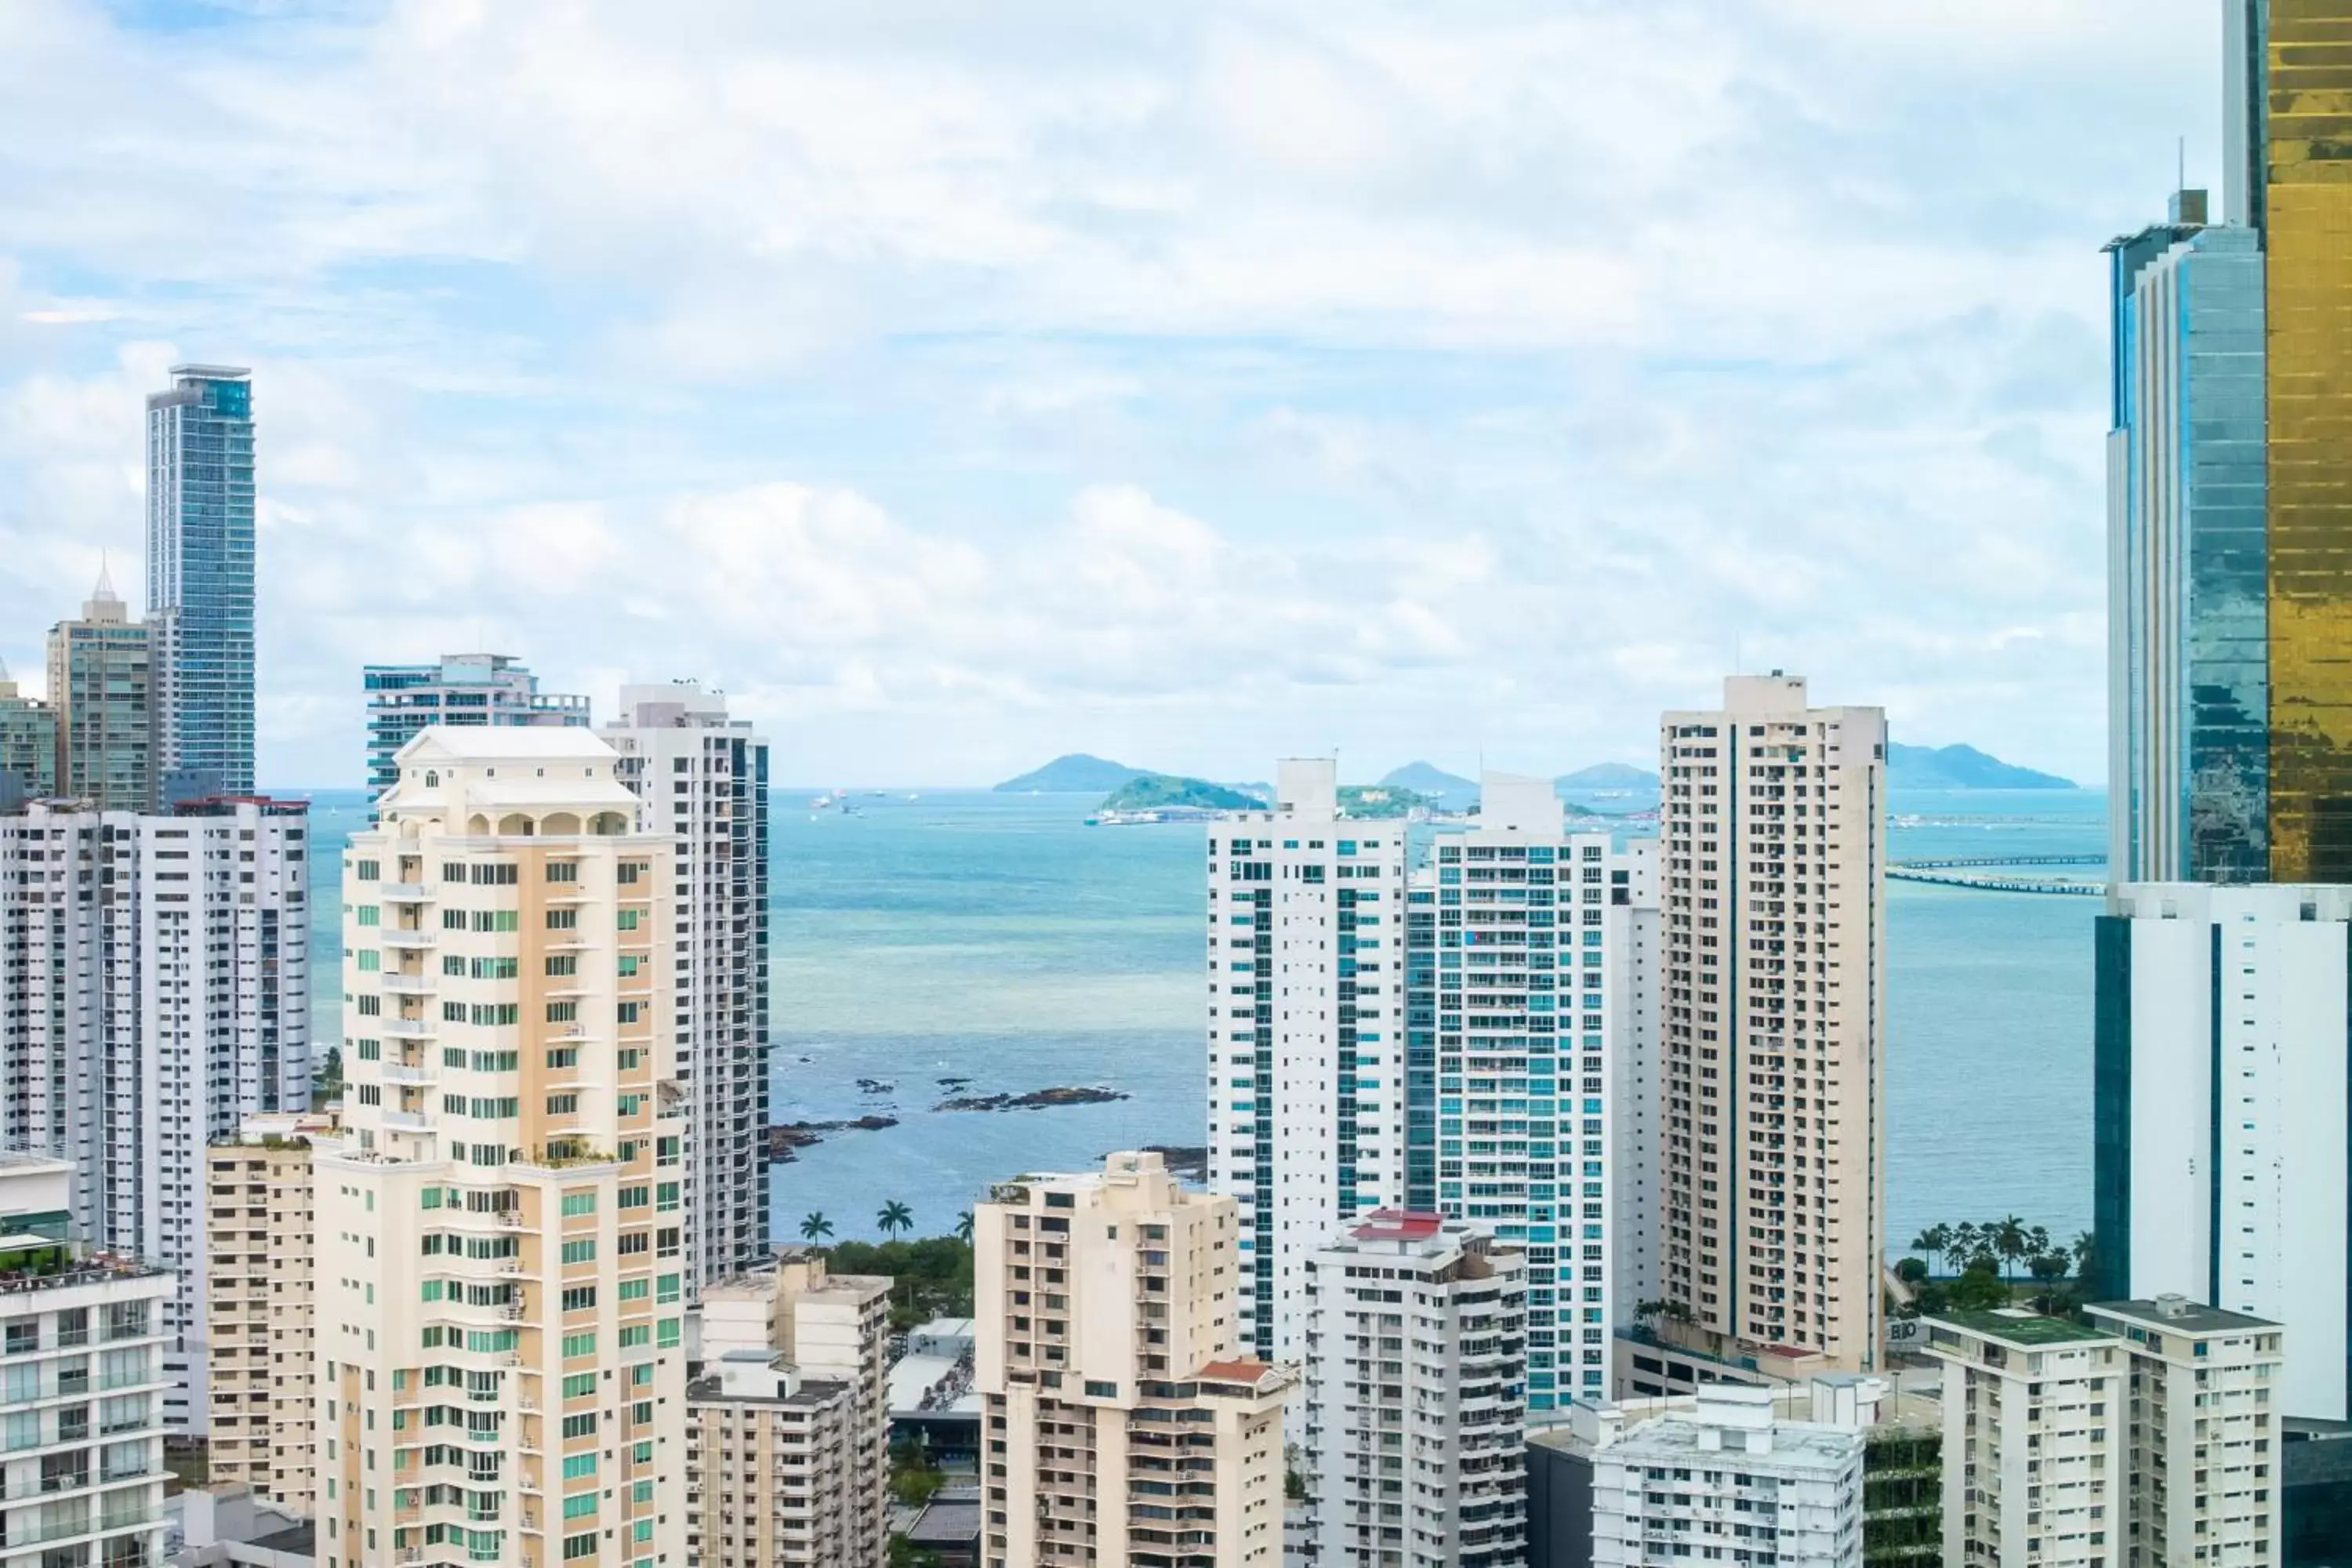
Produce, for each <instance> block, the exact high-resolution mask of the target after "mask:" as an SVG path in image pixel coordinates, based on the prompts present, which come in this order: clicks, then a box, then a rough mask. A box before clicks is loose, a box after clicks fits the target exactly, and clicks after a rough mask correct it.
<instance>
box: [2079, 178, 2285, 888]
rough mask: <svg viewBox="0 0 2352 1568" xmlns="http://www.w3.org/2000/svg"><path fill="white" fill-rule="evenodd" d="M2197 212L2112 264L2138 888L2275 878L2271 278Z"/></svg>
mask: <svg viewBox="0 0 2352 1568" xmlns="http://www.w3.org/2000/svg"><path fill="white" fill-rule="evenodd" d="M2203 201H2204V198H2203V194H2202V193H2200V192H2184V193H2183V194H2182V195H2181V197H2180V198H2179V200H2178V201H2177V202H2176V204H2175V209H2174V215H2173V221H2172V222H2169V223H2166V224H2161V225H2158V226H2153V227H2150V228H2148V229H2146V230H2143V231H2142V232H2141V233H2139V234H2137V235H2135V236H2133V237H2130V238H2128V239H2121V240H2117V241H2116V242H2115V243H2114V244H2113V245H2111V246H2109V247H2108V254H2109V257H2110V260H2111V265H2112V268H2113V295H2112V298H2113V309H2114V336H2115V376H2114V388H2113V398H2114V406H2115V413H2114V420H2115V427H2114V433H2113V434H2112V435H2111V436H2110V437H2109V466H2108V484H2109V498H2108V508H2109V528H2110V534H2111V536H2110V540H2109V581H2110V595H2111V602H2110V632H2111V636H2112V637H2113V648H2112V652H2111V679H2112V680H2113V681H2114V686H2115V689H2114V711H2115V724H2116V735H2115V736H2114V738H2113V744H2114V747H2115V750H2114V753H2113V755H2114V775H2115V776H2114V777H2113V778H2112V779H2111V781H2110V786H2111V789H2110V794H2111V799H2112V800H2114V801H2115V802H2116V815H2115V834H2116V838H2115V843H2114V846H2113V848H2114V856H2115V859H2116V870H2117V873H2118V875H2121V876H2123V877H2125V878H2126V879H2133V880H2141V881H2159V880H2174V879H2196V880H2208V881H2221V882H2245V881H2259V880H2261V879H2263V877H2264V876H2265V875H2266V874H2267V871H2268V868H2269V850H2268V842H2267V841H2268V810H2269V807H2268V788H2267V785H2268V777H2269V768H2270V732H2269V716H2270V715H2269V706H2270V705H2269V647H2268V639H2269V616H2268V603H2267V584H2266V580H2265V562H2266V551H2265V533H2266V523H2265V515H2264V467H2265V451H2264V419H2263V261H2262V252H2261V248H2260V244H2259V241H2258V239H2257V237H2256V236H2255V235H2254V233H2253V231H2252V230H2251V229H2245V228H2234V227H2211V228H2209V227H2203V226H2201V225H2200V221H2199V220H2201V218H2202V216H2203ZM2184 219H2185V220H2187V221H2184Z"/></svg>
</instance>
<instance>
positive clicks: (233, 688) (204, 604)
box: [147, 364, 254, 796]
mask: <svg viewBox="0 0 2352 1568" xmlns="http://www.w3.org/2000/svg"><path fill="white" fill-rule="evenodd" d="M253 567H254V483H253V373H252V372H250V371H247V370H240V369H236V368H234V367H231V366H226V365H209V364H175V365H173V367H172V387H171V390H169V391H168V392H158V393H153V394H151V395H149V396H148V399H147V617H148V621H149V623H150V624H151V625H152V626H153V628H154V633H155V672H156V692H157V699H158V700H157V713H158V715H159V718H160V720H161V723H160V725H159V728H158V735H159V739H160V741H161V742H162V756H161V766H160V772H161V773H162V776H163V778H164V779H165V780H166V781H171V780H174V779H178V780H181V781H183V782H182V783H181V784H178V785H176V786H174V787H175V790H176V791H178V792H181V793H185V794H187V795H192V796H193V795H250V794H252V793H253V664H254V658H253V613H254V586H253Z"/></svg>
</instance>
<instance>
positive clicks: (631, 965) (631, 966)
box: [621, 952, 645, 978]
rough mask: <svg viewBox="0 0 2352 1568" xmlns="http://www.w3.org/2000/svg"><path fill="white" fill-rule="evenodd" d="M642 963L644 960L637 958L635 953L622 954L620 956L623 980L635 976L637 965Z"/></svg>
mask: <svg viewBox="0 0 2352 1568" xmlns="http://www.w3.org/2000/svg"><path fill="white" fill-rule="evenodd" d="M644 962H645V960H644V959H642V958H639V957H638V956H637V955H636V954H635V953H633V952H632V953H624V954H623V955H622V956H621V974H622V977H623V978H626V977H628V976H629V975H632V974H635V973H636V972H637V965H639V964H640V963H644Z"/></svg>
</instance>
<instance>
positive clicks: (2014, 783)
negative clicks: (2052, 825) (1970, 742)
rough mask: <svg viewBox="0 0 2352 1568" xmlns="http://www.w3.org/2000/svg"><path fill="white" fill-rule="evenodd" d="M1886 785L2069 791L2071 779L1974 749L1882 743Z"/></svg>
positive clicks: (1924, 787) (1892, 742)
mask: <svg viewBox="0 0 2352 1568" xmlns="http://www.w3.org/2000/svg"><path fill="white" fill-rule="evenodd" d="M1886 782H1887V784H1889V785H1890V786H1899V787H1901V788H1904V789H2073V788H2074V787H2075V785H2074V780H2072V779H2062V778H2060V777H2059V776H2058V775H2057V774H2055V773H2036V772H2035V771H2034V770H2033V769H2032V768H2021V767H2018V766H2016V765H2014V764H2013V763H2004V762H2002V761H2001V760H2000V758H1999V757H1989V756H1987V755H1985V753H1984V752H1979V751H1978V750H1977V749H1976V748H1975V747H1974V746H1940V747H1938V746H1906V745H1903V744H1901V743H1899V742H1894V741H1889V742H1887V743H1886Z"/></svg>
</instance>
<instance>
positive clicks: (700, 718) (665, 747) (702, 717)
mask: <svg viewBox="0 0 2352 1568" xmlns="http://www.w3.org/2000/svg"><path fill="white" fill-rule="evenodd" d="M599 733H601V734H602V735H603V736H604V739H605V740H606V741H608V742H611V744H612V747H613V749H614V751H615V752H618V753H620V763H619V767H618V772H619V776H620V780H621V782H622V783H623V784H626V785H628V786H629V788H630V789H631V790H633V791H635V794H636V795H637V798H638V799H639V800H640V801H641V802H643V803H644V804H643V806H642V816H641V821H642V823H643V825H644V828H645V831H646V832H648V833H666V834H674V835H676V836H677V885H676V887H675V888H674V889H672V891H673V892H674V893H675V895H676V897H677V1030H676V1033H675V1036H674V1037H673V1039H672V1041H671V1045H672V1047H673V1049H674V1050H675V1051H676V1054H677V1081H678V1083H679V1085H680V1086H681V1087H682V1088H683V1089H684V1091H685V1094H686V1097H687V1104H688V1115H687V1138H686V1167H685V1168H686V1214H687V1279H688V1287H689V1289H694V1288H698V1287H699V1286H700V1284H701V1282H702V1281H704V1280H706V1279H725V1278H726V1277H727V1276H729V1275H730V1274H736V1273H740V1272H741V1271H742V1270H744V1269H747V1268H753V1267H756V1266H758V1265H760V1264H761V1263H763V1262H764V1261H765V1260H766V1259H767V1258H768V1257H769V1256H770V1253H769V1235H768V1232H769V1222H768V1171H769V1164H768V1144H767V1127H768V1059H769V1058H768V855H769V842H768V742H766V741H765V740H764V739H762V738H761V736H760V735H759V734H757V733H756V732H755V731H753V730H752V728H751V723H750V721H746V720H740V719H735V720H730V719H729V718H728V717H727V699H726V696H725V695H724V694H723V693H721V692H717V691H706V690H704V689H702V688H701V687H700V686H699V685H698V684H697V683H695V682H693V681H675V682H672V683H670V684H668V685H666V686H625V687H623V688H622V689H621V718H620V721H619V722H617V723H614V724H610V725H607V726H605V727H604V729H603V730H602V731H599Z"/></svg>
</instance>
